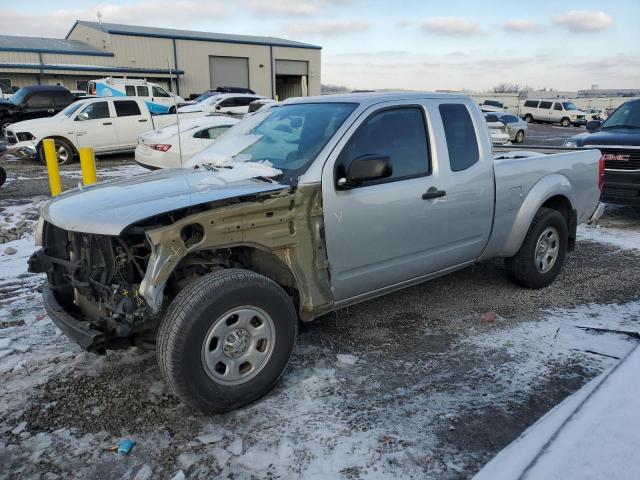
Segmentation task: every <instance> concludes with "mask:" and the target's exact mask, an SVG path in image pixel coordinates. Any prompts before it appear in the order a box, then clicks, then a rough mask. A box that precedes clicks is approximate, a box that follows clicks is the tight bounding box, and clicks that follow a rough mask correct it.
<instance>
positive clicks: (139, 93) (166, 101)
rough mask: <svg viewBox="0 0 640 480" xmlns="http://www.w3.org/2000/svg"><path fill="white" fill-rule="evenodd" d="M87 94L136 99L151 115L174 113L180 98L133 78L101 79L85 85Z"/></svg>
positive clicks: (152, 84) (162, 88) (149, 83)
mask: <svg viewBox="0 0 640 480" xmlns="http://www.w3.org/2000/svg"><path fill="white" fill-rule="evenodd" d="M87 93H88V94H89V95H96V96H98V97H137V98H138V99H140V100H142V101H143V102H145V103H146V104H147V108H148V109H149V111H150V112H151V113H167V112H175V108H176V104H177V103H178V104H179V103H182V102H184V99H183V98H182V97H179V96H178V95H176V94H174V93H171V92H168V91H167V90H165V89H164V87H161V86H160V85H158V84H157V83H151V82H147V81H146V80H140V79H135V78H112V77H107V78H101V79H98V80H91V81H89V83H87Z"/></svg>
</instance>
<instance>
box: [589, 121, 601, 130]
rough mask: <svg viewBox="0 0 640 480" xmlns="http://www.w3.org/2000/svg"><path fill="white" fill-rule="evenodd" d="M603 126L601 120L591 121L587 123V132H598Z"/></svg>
mask: <svg viewBox="0 0 640 480" xmlns="http://www.w3.org/2000/svg"><path fill="white" fill-rule="evenodd" d="M601 126H602V122H601V121H600V120H589V121H588V122H587V131H589V132H597V131H598V130H600V127H601Z"/></svg>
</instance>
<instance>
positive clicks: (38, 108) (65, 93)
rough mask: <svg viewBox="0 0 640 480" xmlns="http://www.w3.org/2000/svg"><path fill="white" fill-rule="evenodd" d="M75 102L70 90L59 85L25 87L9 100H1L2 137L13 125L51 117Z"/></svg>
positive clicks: (0, 129)
mask: <svg viewBox="0 0 640 480" xmlns="http://www.w3.org/2000/svg"><path fill="white" fill-rule="evenodd" d="M75 101H76V99H75V98H74V96H73V95H72V94H71V92H70V91H69V90H67V89H66V88H64V87H60V86H57V85H33V86H30V87H23V88H21V89H20V90H18V91H17V92H16V93H14V94H13V95H11V97H9V99H8V100H4V99H0V136H1V137H4V136H5V131H6V129H7V127H8V126H9V125H11V124H12V123H16V122H21V121H23V120H31V119H33V118H42V117H50V116H52V115H55V114H56V113H58V112H59V111H60V110H62V109H64V108H66V107H67V106H68V105H69V104H71V103H73V102H75Z"/></svg>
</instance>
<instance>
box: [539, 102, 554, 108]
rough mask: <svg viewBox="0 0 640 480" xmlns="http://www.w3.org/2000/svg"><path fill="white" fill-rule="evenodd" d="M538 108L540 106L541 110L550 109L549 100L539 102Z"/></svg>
mask: <svg viewBox="0 0 640 480" xmlns="http://www.w3.org/2000/svg"><path fill="white" fill-rule="evenodd" d="M538 108H542V109H543V110H550V109H551V102H540V105H539V106H538Z"/></svg>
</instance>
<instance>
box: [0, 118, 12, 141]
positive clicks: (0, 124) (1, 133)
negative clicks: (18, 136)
mask: <svg viewBox="0 0 640 480" xmlns="http://www.w3.org/2000/svg"><path fill="white" fill-rule="evenodd" d="M11 124H13V120H11V119H5V120H2V121H0V137H2V138H6V137H7V128H8V127H9V126H11Z"/></svg>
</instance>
